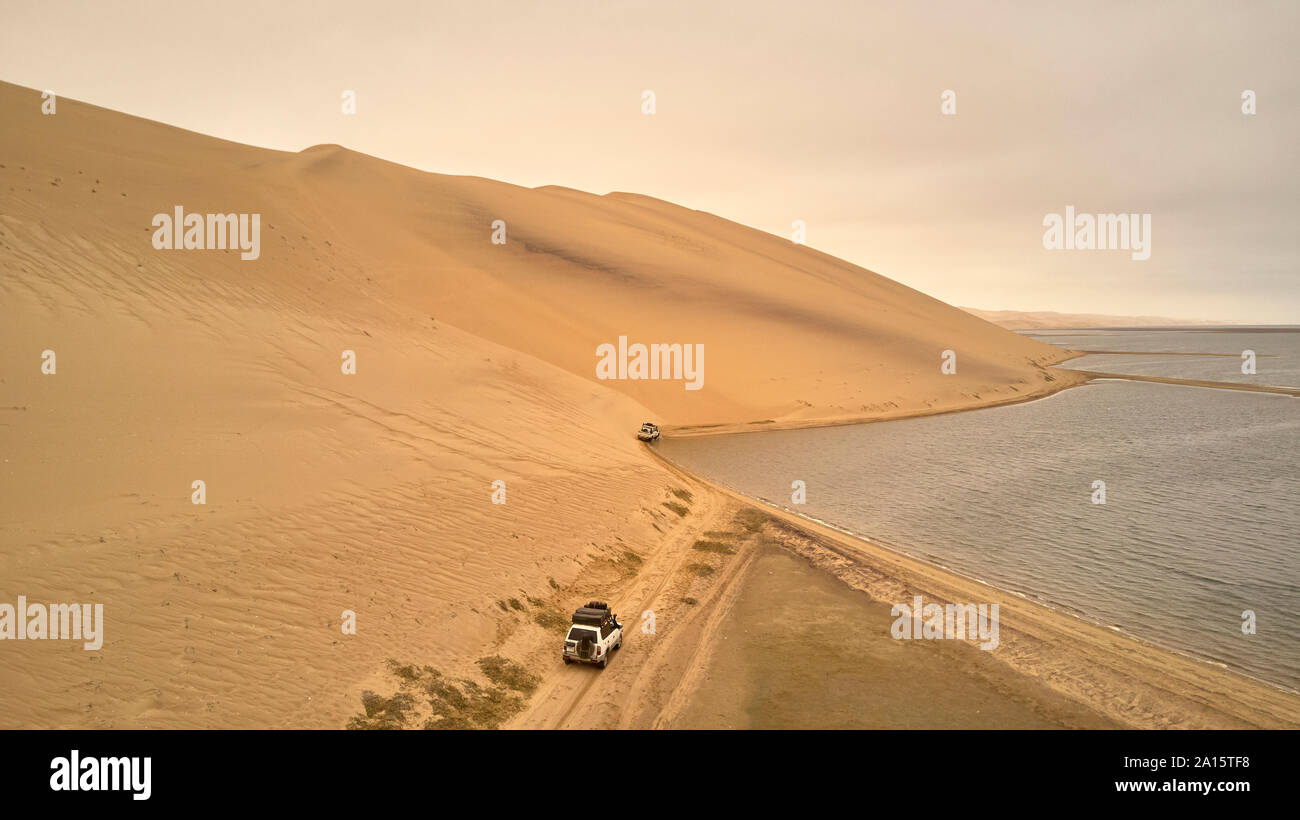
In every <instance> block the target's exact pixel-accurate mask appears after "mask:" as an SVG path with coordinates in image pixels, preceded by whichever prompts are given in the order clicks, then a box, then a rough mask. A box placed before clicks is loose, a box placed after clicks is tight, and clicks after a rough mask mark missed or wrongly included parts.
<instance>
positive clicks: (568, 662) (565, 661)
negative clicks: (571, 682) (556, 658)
mask: <svg viewBox="0 0 1300 820" xmlns="http://www.w3.org/2000/svg"><path fill="white" fill-rule="evenodd" d="M561 660H563V661H564V665H565V666H568V665H569V664H571V663H573V658H561Z"/></svg>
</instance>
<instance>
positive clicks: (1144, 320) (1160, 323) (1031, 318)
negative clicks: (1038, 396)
mask: <svg viewBox="0 0 1300 820" xmlns="http://www.w3.org/2000/svg"><path fill="white" fill-rule="evenodd" d="M962 310H964V311H966V312H967V313H969V314H971V315H973V316H978V317H980V318H981V319H984V320H985V321H988V322H992V323H993V324H995V325H998V326H999V327H1004V328H1006V329H1007V330H1052V329H1057V328H1076V327H1170V326H1182V325H1210V324H1215V323H1214V322H1210V321H1207V320H1205V319H1170V318H1169V317H1167V316H1112V315H1110V314H1106V313H1057V312H1056V311H1053V310H1032V311H1029V310H980V309H979V308H972V307H963V308H962Z"/></svg>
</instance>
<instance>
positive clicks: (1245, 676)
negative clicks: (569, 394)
mask: <svg viewBox="0 0 1300 820" xmlns="http://www.w3.org/2000/svg"><path fill="white" fill-rule="evenodd" d="M1072 352H1073V353H1075V354H1076V355H1086V354H1078V353H1077V352H1074V351H1072ZM1074 357H1075V356H1070V357H1069V358H1074ZM1063 361H1064V360H1063ZM1076 372H1078V371H1076ZM1093 380H1094V379H1093V378H1092V377H1089V378H1085V379H1082V380H1080V381H1078V382H1075V383H1071V384H1066V385H1062V386H1060V387H1058V388H1056V389H1054V390H1050V391H1042V393H1043V395H1039V396H1035V397H1033V399H1032V400H1036V399H1041V398H1047V397H1049V396H1051V395H1055V394H1057V393H1060V392H1062V391H1063V390H1064V389H1065V388H1066V387H1074V386H1079V385H1081V384H1087V383H1090V382H1091V381H1093ZM1138 380H1139V381H1145V379H1138ZM1174 383H1175V384H1177V383H1178V382H1174ZM1188 386H1201V385H1188ZM1028 400H1031V399H1030V397H1025V398H1024V399H1023V400H1022V401H1028ZM1011 403H1020V402H995V403H985V404H980V405H975V406H969V407H966V408H961V409H951V410H944V411H941V412H962V411H964V410H979V409H986V408H988V407H993V406H1003V405H1006V404H1011ZM935 414H937V413H921V414H906V415H903V414H900V415H899V416H897V417H891V418H887V419H886V418H879V419H873V421H885V420H896V419H901V418H908V417H914V416H917V415H935ZM841 423H852V422H841ZM837 425H838V423H836V424H834V425H832V424H808V425H801V426H806V427H814V426H837ZM762 429H776V428H773V427H770V426H767V425H764V426H763V428H762ZM784 429H792V428H784ZM729 432H739V431H734V430H733V431H729ZM744 432H756V431H755V430H753V429H748V430H744ZM720 434H722V431H721V430H719V431H708V432H704V433H699V434H698V435H720ZM646 449H647V450H648V451H650V453H651V455H652V456H653V457H654V458H655V459H657V460H658V461H659V462H660V463H661V464H663V465H664V466H665V468H667V469H668V470H670V471H671V472H673V473H675V474H677V475H678V476H680V477H683V478H687V479H689V480H691V481H693V482H695V483H697V484H698V485H702V486H705V487H709V488H711V489H712V490H713V491H714V492H717V493H720V494H722V495H724V496H728V497H730V498H732V499H733V500H734V501H738V502H740V503H742V504H745V505H748V506H750V507H754V508H757V509H759V510H762V511H764V512H765V513H767V514H768V515H770V516H772V517H773V518H774V519H777V520H779V521H782V522H784V523H785V524H787V525H789V526H790V527H791V528H793V529H794V530H795V531H796V532H798V533H799V534H801V535H804V536H806V537H807V538H808V540H809V543H808V544H806V545H805V546H804V547H803V548H801V549H797V550H796V552H797V553H798V554H799V555H801V557H803V558H804V559H806V560H807V561H808V562H809V563H810V564H811V565H812V566H814V567H815V568H817V569H819V570H824V571H825V574H827V575H829V576H832V577H837V578H839V580H840V581H843V582H844V583H845V584H847V585H848V586H850V587H852V588H854V589H859V590H860V591H863V592H866V593H867V594H868V595H869V596H871V597H872V598H873V599H875V600H879V601H882V602H885V601H888V600H890V599H891V597H892V599H894V600H907V599H908V597H909V595H910V593H909V594H906V595H905V594H894V595H892V596H886V597H880V593H881V591H882V590H879V589H876V590H874V591H873V589H872V588H871V584H867V585H865V586H864V585H862V584H857V583H853V582H852V581H853V579H852V578H851V576H852V575H853V574H854V572H855V570H860V569H863V568H870V569H874V570H878V569H880V567H881V565H884V566H885V567H888V568H889V570H891V572H889V573H888V574H890V575H897V576H900V577H902V578H905V579H908V581H909V585H912V586H914V589H915V591H916V592H917V593H919V594H924V595H925V597H927V598H928V599H929V600H939V601H943V600H951V599H952V598H953V597H957V598H958V599H959V600H966V601H970V600H980V597H979V596H978V595H976V596H972V595H970V594H969V593H971V592H980V591H986V592H987V593H988V594H991V597H994V598H1001V599H1002V600H999V601H997V602H998V603H1000V604H1002V609H1003V611H1004V613H1006V614H1005V615H1004V616H1003V621H1004V624H1005V628H1006V629H1007V630H1008V631H1011V632H1013V633H1017V632H1023V633H1024V634H1026V635H1029V636H1032V638H1031V640H1028V641H1025V640H1015V641H1014V642H1016V643H1022V644H1026V643H1028V644H1038V646H1036V647H1025V646H1021V647H1018V648H1017V650H1016V651H1015V652H1012V653H1008V656H1004V657H1002V658H1000V660H1002V661H1004V662H1005V663H1007V665H1009V666H1010V667H1012V668H1013V669H1015V670H1016V672H1018V673H1020V674H1022V675H1024V676H1025V678H1026V679H1027V680H1043V679H1045V678H1046V679H1048V681H1049V686H1051V687H1052V688H1053V689H1055V690H1056V691H1059V692H1062V693H1064V694H1067V695H1070V696H1071V697H1073V698H1074V699H1076V700H1077V701H1078V702H1080V703H1083V704H1085V705H1089V706H1092V707H1094V708H1097V709H1098V710H1099V711H1101V712H1102V713H1103V714H1108V715H1109V716H1111V717H1113V718H1115V719H1116V720H1118V721H1119V722H1121V723H1123V724H1125V725H1131V726H1135V727H1146V728H1157V727H1165V726H1187V725H1189V721H1190V722H1191V725H1195V726H1200V727H1204V728H1232V727H1237V728H1242V727H1249V726H1264V727H1273V728H1284V727H1291V728H1294V727H1300V692H1297V691H1296V690H1294V689H1291V688H1289V687H1286V686H1284V685H1281V684H1277V683H1274V682H1272V681H1268V680H1264V679H1262V678H1258V677H1256V676H1253V675H1251V674H1249V673H1247V672H1244V671H1241V670H1237V669H1234V668H1231V667H1229V666H1227V665H1226V664H1224V663H1223V662H1221V661H1216V660H1214V659H1211V658H1207V657H1202V656H1199V655H1196V654H1194V653H1190V652H1185V651H1183V650H1179V649H1175V648H1172V647H1167V646H1162V645H1160V644H1159V643H1156V642H1153V641H1150V640H1148V639H1145V638H1142V637H1140V636H1137V635H1133V634H1130V633H1128V632H1125V631H1123V630H1121V629H1119V628H1117V627H1113V626H1110V625H1106V624H1104V623H1101V622H1099V621H1097V620H1095V619H1092V618H1089V617H1088V616H1087V614H1086V613H1081V612H1080V613H1076V612H1073V611H1069V610H1068V609H1065V608H1056V607H1053V606H1051V605H1049V604H1047V603H1044V602H1042V601H1039V600H1036V599H1035V598H1031V597H1029V596H1028V595H1027V594H1025V593H1022V592H1017V591H1015V590H1012V589H1006V588H1003V587H999V586H996V585H994V584H991V583H989V582H987V581H984V580H982V579H979V578H976V577H973V576H971V575H969V574H966V573H964V572H961V571H959V570H955V569H952V568H949V567H944V566H941V565H938V564H935V563H933V562H930V561H927V560H925V559H923V558H918V557H916V556H914V555H911V554H909V553H907V552H906V551H904V550H902V549H900V548H897V547H893V546H889V545H886V544H882V543H880V542H878V541H875V540H872V539H870V538H867V537H864V536H861V535H858V534H857V533H854V532H852V531H850V530H846V529H844V528H842V527H839V526H837V525H835V524H833V523H831V522H824V521H820V520H817V519H813V518H812V517H810V516H806V515H803V514H801V513H797V512H792V511H789V510H786V509H784V508H783V507H780V506H778V505H776V504H774V503H772V502H770V501H767V500H764V499H758V498H753V497H750V496H748V495H745V494H744V493H741V492H739V491H737V490H734V489H732V488H730V487H728V486H726V485H724V484H721V483H718V482H715V481H713V480H712V479H709V478H706V477H704V476H700V475H697V474H695V473H693V472H691V471H689V470H687V469H686V468H684V467H682V466H681V465H679V464H677V463H676V462H674V461H672V460H671V459H669V458H668V457H667V456H664V455H661V454H660V453H659V452H657V450H655V449H654V448H651V447H647V448H646ZM894 587H895V591H897V584H895V585H894ZM954 593H960V594H957V595H956V596H954ZM1007 615H1010V616H1011V617H1010V618H1009V619H1008V618H1007ZM1044 633H1051V634H1055V635H1056V636H1057V638H1058V640H1057V641H1056V642H1055V643H1054V644H1053V643H1051V642H1048V643H1046V644H1044V642H1043V640H1042V635H1043V634H1044ZM1064 638H1069V639H1071V640H1073V641H1075V642H1076V646H1075V648H1074V649H1073V650H1072V649H1070V647H1069V645H1068V644H1067V643H1065V642H1064V641H1063V640H1061V639H1064ZM1076 654H1078V655H1083V656H1093V657H1096V658H1099V659H1100V660H1101V661H1102V662H1101V663H1099V664H1097V665H1096V666H1095V668H1093V669H1092V670H1087V669H1078V668H1074V669H1073V671H1071V672H1069V673H1065V672H1063V671H1062V670H1063V669H1068V668H1071V667H1078V664H1079V661H1078V659H1077V658H1072V657H1071V656H1072V655H1076ZM1125 656H1130V657H1125ZM1107 660H1109V661H1112V663H1110V664H1109V665H1108V664H1107V662H1106V661H1107ZM1080 675H1082V677H1080ZM1126 679H1127V680H1126ZM1083 682H1086V683H1083ZM1243 688H1245V689H1253V690H1255V691H1254V692H1253V695H1254V696H1255V697H1254V701H1256V702H1262V703H1263V704H1264V705H1263V706H1261V707H1256V706H1254V705H1253V704H1252V705H1250V706H1247V705H1244V704H1242V703H1238V702H1237V701H1236V700H1235V699H1234V698H1240V699H1241V700H1243V701H1245V700H1250V699H1251V694H1252V693H1250V692H1241V691H1240V690H1241V689H1243ZM1146 690H1155V691H1157V692H1160V693H1163V694H1161V695H1160V696H1159V697H1158V699H1157V702H1158V703H1159V704H1161V705H1160V706H1159V708H1155V707H1152V708H1147V709H1145V710H1140V714H1124V713H1123V712H1124V711H1125V710H1120V711H1119V712H1114V711H1112V712H1107V711H1106V708H1107V707H1106V703H1105V702H1106V700H1107V699H1108V698H1113V697H1115V696H1122V695H1123V694H1127V695H1128V696H1129V697H1130V699H1133V698H1134V697H1135V692H1137V691H1143V692H1145V697H1146V698H1150V697H1151V696H1152V695H1151V692H1150V691H1146Z"/></svg>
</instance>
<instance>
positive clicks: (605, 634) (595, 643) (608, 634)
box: [560, 601, 623, 669]
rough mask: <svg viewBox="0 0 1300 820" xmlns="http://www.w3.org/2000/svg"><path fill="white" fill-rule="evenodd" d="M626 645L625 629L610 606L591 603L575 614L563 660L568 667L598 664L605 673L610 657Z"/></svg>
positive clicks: (565, 638) (565, 639) (567, 637)
mask: <svg viewBox="0 0 1300 820" xmlns="http://www.w3.org/2000/svg"><path fill="white" fill-rule="evenodd" d="M622 645H623V625H622V624H621V623H619V622H618V618H616V617H614V613H613V612H612V611H611V610H610V608H609V604H607V603H605V602H603V601H591V602H589V603H588V604H587V605H586V606H584V607H581V608H580V609H579V610H578V611H577V612H575V613H573V626H571V627H569V633H568V634H567V635H565V636H564V651H563V652H562V654H561V656H560V657H561V658H563V659H564V662H565V663H566V664H569V663H573V662H574V661H577V662H578V663H594V664H596V665H597V666H599V667H600V668H601V669H604V668H605V667H606V666H607V665H608V664H609V656H610V653H612V652H613V651H614V650H615V649H618V648H619V647H620V646H622Z"/></svg>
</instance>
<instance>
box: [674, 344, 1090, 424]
mask: <svg viewBox="0 0 1300 820" xmlns="http://www.w3.org/2000/svg"><path fill="white" fill-rule="evenodd" d="M1062 352H1063V353H1065V354H1066V355H1064V356H1062V357H1061V358H1059V359H1056V360H1054V361H1053V362H1052V363H1051V364H1050V365H1047V366H1045V367H1044V369H1045V370H1046V369H1050V370H1051V375H1052V376H1053V381H1052V382H1050V383H1048V384H1045V385H1042V386H1040V387H1038V388H1037V389H1034V390H1031V391H1029V392H1027V393H1024V394H1022V395H1017V396H1010V397H1006V398H999V399H990V400H988V401H985V400H980V401H978V402H976V403H974V404H971V403H966V404H959V405H953V406H948V407H934V408H926V409H923V410H916V409H913V410H900V411H896V412H892V413H883V414H878V415H872V416H843V417H829V418H812V419H787V420H784V421H776V420H771V419H769V420H764V421H746V422H718V423H716V424H686V425H672V424H661V425H660V426H659V429H660V431H661V433H663V434H664V435H671V436H672V437H674V438H699V437H702V436H727V435H735V434H737V433H759V432H767V431H770V430H808V429H815V428H820V427H844V426H847V425H850V424H874V423H876V422H880V421H902V420H903V419H914V418H924V417H926V416H942V415H946V414H948V413H965V412H967V411H970V410H986V409H989V408H992V407H1010V406H1012V405H1015V404H1024V403H1026V402H1031V401H1038V400H1039V399H1045V398H1048V397H1049V396H1054V395H1056V394H1057V393H1060V392H1062V391H1064V390H1068V389H1069V388H1071V387H1080V386H1082V385H1084V384H1087V383H1088V382H1089V381H1091V380H1092V378H1091V376H1090V375H1089V373H1088V372H1087V371H1083V370H1069V369H1059V368H1057V367H1056V366H1057V365H1059V364H1062V363H1063V362H1068V361H1070V360H1072V359H1077V358H1080V357H1082V356H1088V355H1092V354H1090V353H1089V352H1088V351H1083V350H1066V349H1064V348H1062Z"/></svg>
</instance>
